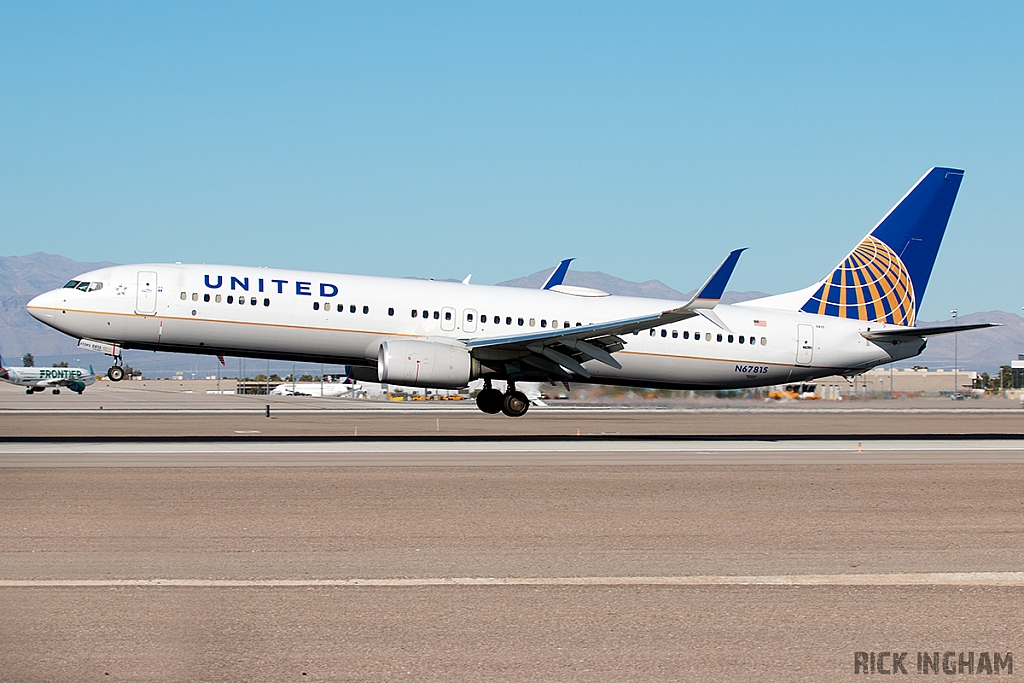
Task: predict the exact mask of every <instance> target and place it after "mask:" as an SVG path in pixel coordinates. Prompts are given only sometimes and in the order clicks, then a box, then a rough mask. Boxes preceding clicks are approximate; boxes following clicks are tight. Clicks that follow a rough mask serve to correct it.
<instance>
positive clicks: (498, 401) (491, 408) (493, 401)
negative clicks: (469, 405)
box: [476, 389, 505, 415]
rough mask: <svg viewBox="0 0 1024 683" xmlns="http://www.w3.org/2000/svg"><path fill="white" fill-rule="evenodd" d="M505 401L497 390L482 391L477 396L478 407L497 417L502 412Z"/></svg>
mask: <svg viewBox="0 0 1024 683" xmlns="http://www.w3.org/2000/svg"><path fill="white" fill-rule="evenodd" d="M504 400H505V397H504V396H502V394H501V392H500V391H498V390H497V389H482V390H481V391H480V393H479V394H477V395H476V407H477V408H479V409H480V410H481V411H483V412H485V413H487V414H488V415H497V414H498V413H500V412H501V408H502V402H503V401H504Z"/></svg>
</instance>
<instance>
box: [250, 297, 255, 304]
mask: <svg viewBox="0 0 1024 683" xmlns="http://www.w3.org/2000/svg"><path fill="white" fill-rule="evenodd" d="M249 305H250V306H255V305H256V297H252V298H251V299H249Z"/></svg>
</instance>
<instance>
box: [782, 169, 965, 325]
mask: <svg viewBox="0 0 1024 683" xmlns="http://www.w3.org/2000/svg"><path fill="white" fill-rule="evenodd" d="M963 177H964V172H963V171H962V170H959V169H955V168H933V169H931V170H930V171H928V172H927V173H925V174H924V177H923V178H921V179H920V180H919V181H917V184H916V185H914V187H912V188H911V189H910V191H909V192H907V194H906V195H904V197H903V199H901V200H900V201H899V202H898V203H897V204H896V206H894V207H893V208H892V209H890V210H889V213H887V214H886V215H885V217H884V218H882V220H881V221H879V223H878V225H876V226H875V228H874V229H873V230H872V231H871V232H870V233H869V234H868V235H867V237H865V238H864V239H863V240H861V241H860V244H858V245H857V246H856V247H855V248H854V250H853V251H852V252H850V254H849V255H848V256H847V257H846V258H845V259H843V260H842V261H840V263H839V264H838V265H837V266H836V267H835V269H834V270H833V271H832V273H831V274H830V275H829V276H828V277H826V278H825V279H824V280H822V281H821V282H820V283H818V286H817V287H816V289H815V291H814V294H812V295H811V297H810V298H809V299H808V300H807V301H806V303H804V304H803V306H801V307H800V310H802V311H806V312H808V313H817V314H819V315H830V316H835V317H837V318H852V319H855V320H869V321H874V322H883V323H890V324H894V325H908V326H909V325H913V324H914V320H915V319H916V317H917V311H918V309H919V308H920V306H921V300H922V299H923V298H924V290H925V288H926V287H927V286H928V279H929V278H930V277H931V274H932V266H933V265H935V257H936V256H937V255H938V253H939V245H940V244H941V243H942V236H943V235H944V234H945V232H946V224H947V223H948V222H949V215H950V213H951V212H952V211H953V202H954V201H955V200H956V194H957V191H958V190H959V189H960V181H961V180H963Z"/></svg>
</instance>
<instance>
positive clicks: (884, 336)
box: [861, 323, 1003, 341]
mask: <svg viewBox="0 0 1024 683" xmlns="http://www.w3.org/2000/svg"><path fill="white" fill-rule="evenodd" d="M1002 325H1003V324H1002V323H973V324H971V325H936V326H935V327H904V328H901V329H893V330H872V331H871V332H861V336H863V337H864V338H865V339H870V340H871V341H886V340H890V339H909V338H912V337H921V338H925V337H934V336H937V335H940V334H953V333H954V332H967V331H968V330H981V329H984V328H986V327H1002Z"/></svg>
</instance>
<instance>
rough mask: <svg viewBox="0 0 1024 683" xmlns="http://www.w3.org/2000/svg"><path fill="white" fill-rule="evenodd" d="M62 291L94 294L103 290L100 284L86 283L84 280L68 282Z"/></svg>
mask: <svg viewBox="0 0 1024 683" xmlns="http://www.w3.org/2000/svg"><path fill="white" fill-rule="evenodd" d="M64 289H77V290H79V291H82V292H96V291H99V290H101V289H103V283H102V282H86V281H85V280H70V281H69V282H68V283H67V284H66V285H64Z"/></svg>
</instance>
